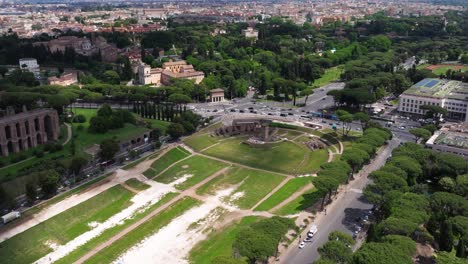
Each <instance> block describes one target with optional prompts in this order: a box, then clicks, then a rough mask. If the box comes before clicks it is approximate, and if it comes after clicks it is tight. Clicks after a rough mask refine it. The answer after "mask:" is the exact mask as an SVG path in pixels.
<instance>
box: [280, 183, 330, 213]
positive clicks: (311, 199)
mask: <svg viewBox="0 0 468 264" xmlns="http://www.w3.org/2000/svg"><path fill="white" fill-rule="evenodd" d="M321 198H322V193H321V192H319V191H318V190H317V189H315V188H314V189H312V190H310V191H308V192H306V193H304V194H303V195H301V196H299V197H298V198H296V199H294V200H293V201H291V202H289V203H288V204H286V205H284V206H283V207H281V208H279V209H278V210H276V211H275V212H274V213H275V214H278V215H292V214H297V213H300V212H301V211H304V210H306V209H308V208H310V207H312V206H313V205H314V204H315V203H316V202H318V201H319V200H320V199H321Z"/></svg>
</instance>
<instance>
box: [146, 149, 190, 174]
mask: <svg viewBox="0 0 468 264" xmlns="http://www.w3.org/2000/svg"><path fill="white" fill-rule="evenodd" d="M188 156H190V153H187V151H186V150H185V149H184V148H181V147H175V148H173V149H171V150H169V151H168V152H167V153H166V154H164V155H163V156H161V157H160V158H158V159H157V160H155V161H154V162H153V164H151V168H149V169H148V170H147V171H145V172H144V173H143V175H145V176H147V177H155V176H157V175H158V174H160V173H161V172H162V171H163V170H165V169H166V168H168V167H169V166H171V165H172V164H174V163H176V162H178V161H179V160H181V159H183V158H186V157H188Z"/></svg>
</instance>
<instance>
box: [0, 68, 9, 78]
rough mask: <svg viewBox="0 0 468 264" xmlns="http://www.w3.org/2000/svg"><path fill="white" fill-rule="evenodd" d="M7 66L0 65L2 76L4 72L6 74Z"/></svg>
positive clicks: (3, 76)
mask: <svg viewBox="0 0 468 264" xmlns="http://www.w3.org/2000/svg"><path fill="white" fill-rule="evenodd" d="M7 72H8V68H7V67H4V66H0V75H2V78H5V74H7Z"/></svg>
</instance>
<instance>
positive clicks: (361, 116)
mask: <svg viewBox="0 0 468 264" xmlns="http://www.w3.org/2000/svg"><path fill="white" fill-rule="evenodd" d="M354 120H358V121H359V122H361V128H362V131H364V129H366V127H367V123H368V122H369V120H370V117H369V115H368V114H366V113H364V112H358V113H356V114H354Z"/></svg>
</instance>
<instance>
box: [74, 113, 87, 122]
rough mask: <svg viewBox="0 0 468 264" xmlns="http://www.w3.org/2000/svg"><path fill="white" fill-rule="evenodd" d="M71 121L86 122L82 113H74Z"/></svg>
mask: <svg viewBox="0 0 468 264" xmlns="http://www.w3.org/2000/svg"><path fill="white" fill-rule="evenodd" d="M73 122H74V123H84V122H86V117H85V116H84V115H81V114H80V115H76V116H75V117H74V118H73Z"/></svg>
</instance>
